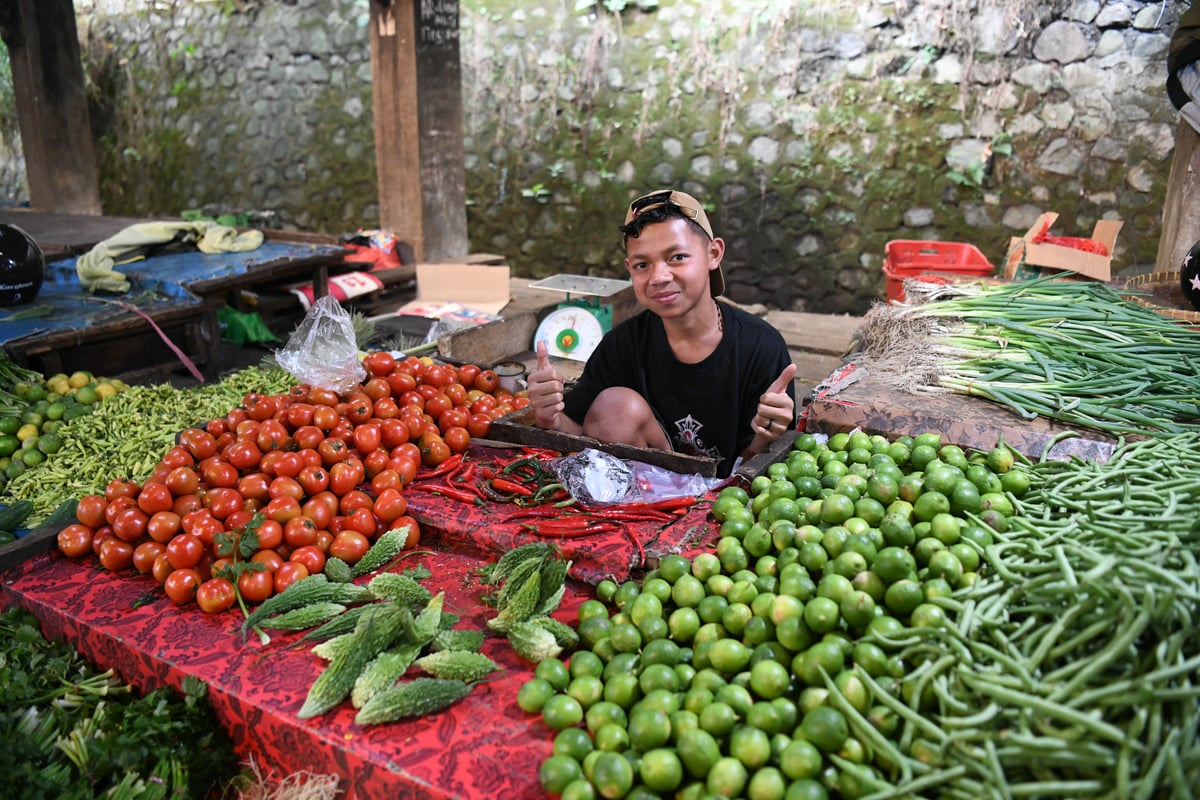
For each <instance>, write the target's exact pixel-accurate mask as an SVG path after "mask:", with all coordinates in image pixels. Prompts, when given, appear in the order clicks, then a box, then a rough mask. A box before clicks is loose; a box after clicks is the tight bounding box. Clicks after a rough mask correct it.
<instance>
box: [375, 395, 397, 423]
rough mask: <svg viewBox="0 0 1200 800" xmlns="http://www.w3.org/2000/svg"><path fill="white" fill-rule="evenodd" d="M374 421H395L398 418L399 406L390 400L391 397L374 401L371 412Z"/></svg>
mask: <svg viewBox="0 0 1200 800" xmlns="http://www.w3.org/2000/svg"><path fill="white" fill-rule="evenodd" d="M372 416H374V418H375V419H379V420H384V419H395V418H396V417H398V416H400V405H399V404H398V403H397V402H396V401H395V400H394V399H392V396H391V395H388V396H387V397H381V398H379V399H378V400H376V401H375V409H374V411H373V412H372Z"/></svg>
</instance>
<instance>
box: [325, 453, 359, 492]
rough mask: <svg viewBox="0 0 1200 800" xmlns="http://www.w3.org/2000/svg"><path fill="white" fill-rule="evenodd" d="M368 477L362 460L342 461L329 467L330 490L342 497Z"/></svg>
mask: <svg viewBox="0 0 1200 800" xmlns="http://www.w3.org/2000/svg"><path fill="white" fill-rule="evenodd" d="M365 477H366V472H365V470H364V469H363V466H362V463H361V462H351V461H342V462H339V463H337V464H334V465H333V466H332V467H330V468H329V490H330V491H331V492H333V493H334V494H336V495H337V496H338V497H341V496H342V495H344V494H345V493H346V492H348V491H350V490H351V489H353V488H355V487H356V486H358V485H359V484H360V483H362V482H363V479H364V478H365Z"/></svg>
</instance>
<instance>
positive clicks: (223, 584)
mask: <svg viewBox="0 0 1200 800" xmlns="http://www.w3.org/2000/svg"><path fill="white" fill-rule="evenodd" d="M236 602H237V591H236V590H235V589H234V588H233V584H232V583H230V582H229V581H227V580H225V579H224V578H209V579H208V580H206V581H205V582H204V583H202V584H200V585H199V586H198V587H196V605H197V606H199V607H200V610H201V611H203V612H204V613H205V614H219V613H221V612H222V611H228V610H229V609H230V608H233V604H234V603H236Z"/></svg>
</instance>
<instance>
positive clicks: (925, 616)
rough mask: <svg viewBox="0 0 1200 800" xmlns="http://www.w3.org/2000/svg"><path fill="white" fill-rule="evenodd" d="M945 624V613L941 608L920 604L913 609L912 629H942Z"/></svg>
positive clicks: (929, 604)
mask: <svg viewBox="0 0 1200 800" xmlns="http://www.w3.org/2000/svg"><path fill="white" fill-rule="evenodd" d="M946 622H947V620H946V612H945V611H944V610H943V609H942V607H941V606H936V605H934V604H933V603H922V604H921V605H919V606H917V607H916V608H914V609H913V612H912V626H913V627H914V628H944V627H945V626H946Z"/></svg>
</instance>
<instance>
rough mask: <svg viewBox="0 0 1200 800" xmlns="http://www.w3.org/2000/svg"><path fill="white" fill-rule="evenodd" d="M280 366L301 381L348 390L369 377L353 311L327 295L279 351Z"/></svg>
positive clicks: (314, 304) (335, 389)
mask: <svg viewBox="0 0 1200 800" xmlns="http://www.w3.org/2000/svg"><path fill="white" fill-rule="evenodd" d="M275 360H276V361H278V362H279V365H280V366H281V367H283V368H284V369H286V370H287V371H288V372H290V373H291V374H292V376H293V377H294V378H296V380H298V381H300V382H301V383H308V384H311V385H313V386H320V387H322V388H325V389H332V390H334V391H336V392H339V393H341V392H348V391H350V390H351V389H352V388H354V386H355V385H356V384H359V383H362V381H363V379H364V378H366V377H367V371H366V370H365V369H363V366H362V364H360V363H359V360H358V343H357V342H356V340H355V338H354V324H353V322H352V321H351V319H350V314H349V313H348V312H347V311H346V310H345V309H344V308H342V306H341V304H340V303H338V301H337V298H336V297H334V296H333V295H328V294H327V295H325V296H324V297H322V298H320V299H319V300H317V302H315V303H313V304H312V307H311V308H309V309H308V313H307V314H305V315H304V319H303V320H302V321H301V322H300V324H299V325H298V326H296V330H295V331H293V332H292V335H291V336H290V337H289V338H288V340H287V344H285V345H284V346H283V347H282V348H281V349H280V350H278V351H276V353H275Z"/></svg>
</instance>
